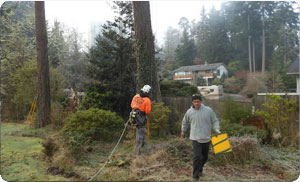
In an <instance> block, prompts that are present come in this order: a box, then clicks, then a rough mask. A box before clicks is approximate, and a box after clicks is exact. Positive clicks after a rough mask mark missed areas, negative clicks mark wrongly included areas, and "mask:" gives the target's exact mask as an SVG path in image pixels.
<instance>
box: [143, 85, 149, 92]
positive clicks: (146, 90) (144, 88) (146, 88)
mask: <svg viewBox="0 0 300 182" xmlns="http://www.w3.org/2000/svg"><path fill="white" fill-rule="evenodd" d="M150 90H151V87H150V85H144V87H143V88H142V89H141V91H143V92H144V93H149V92H150Z"/></svg>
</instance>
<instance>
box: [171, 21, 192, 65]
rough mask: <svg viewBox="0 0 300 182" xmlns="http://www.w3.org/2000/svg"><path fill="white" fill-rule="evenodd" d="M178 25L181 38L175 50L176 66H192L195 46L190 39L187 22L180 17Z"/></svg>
mask: <svg viewBox="0 0 300 182" xmlns="http://www.w3.org/2000/svg"><path fill="white" fill-rule="evenodd" d="M178 24H179V26H180V28H181V31H182V36H181V37H182V38H181V41H180V44H179V45H178V46H177V48H176V50H175V60H176V62H177V64H178V66H188V65H192V64H193V60H194V59H195V57H196V46H195V41H194V39H192V38H191V34H190V24H189V21H188V19H187V18H185V17H182V18H181V19H180V21H179V23H178Z"/></svg>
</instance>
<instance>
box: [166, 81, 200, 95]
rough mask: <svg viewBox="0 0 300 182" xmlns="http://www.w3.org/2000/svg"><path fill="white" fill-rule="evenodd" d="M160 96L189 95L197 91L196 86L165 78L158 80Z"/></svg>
mask: <svg viewBox="0 0 300 182" xmlns="http://www.w3.org/2000/svg"><path fill="white" fill-rule="evenodd" d="M160 91H161V95H162V96H170V97H171V96H191V95H193V94H196V93H199V91H198V88H197V87H196V86H193V85H191V84H188V83H185V82H183V81H178V80H167V81H162V82H160Z"/></svg>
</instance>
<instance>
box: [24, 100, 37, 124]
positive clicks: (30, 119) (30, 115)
mask: <svg viewBox="0 0 300 182" xmlns="http://www.w3.org/2000/svg"><path fill="white" fill-rule="evenodd" d="M36 105H37V96H36V97H34V99H33V102H32V104H31V107H30V111H29V113H28V116H27V119H26V121H25V127H26V126H29V125H31V126H32V122H33V119H34V112H35V109H36Z"/></svg>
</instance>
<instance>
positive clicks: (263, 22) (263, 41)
mask: <svg viewBox="0 0 300 182" xmlns="http://www.w3.org/2000/svg"><path fill="white" fill-rule="evenodd" d="M264 14H265V9H264V8H263V14H262V67H261V73H262V74H264V73H265V67H266V66H265V64H266V38H265V18H264V17H265V15H264Z"/></svg>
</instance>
